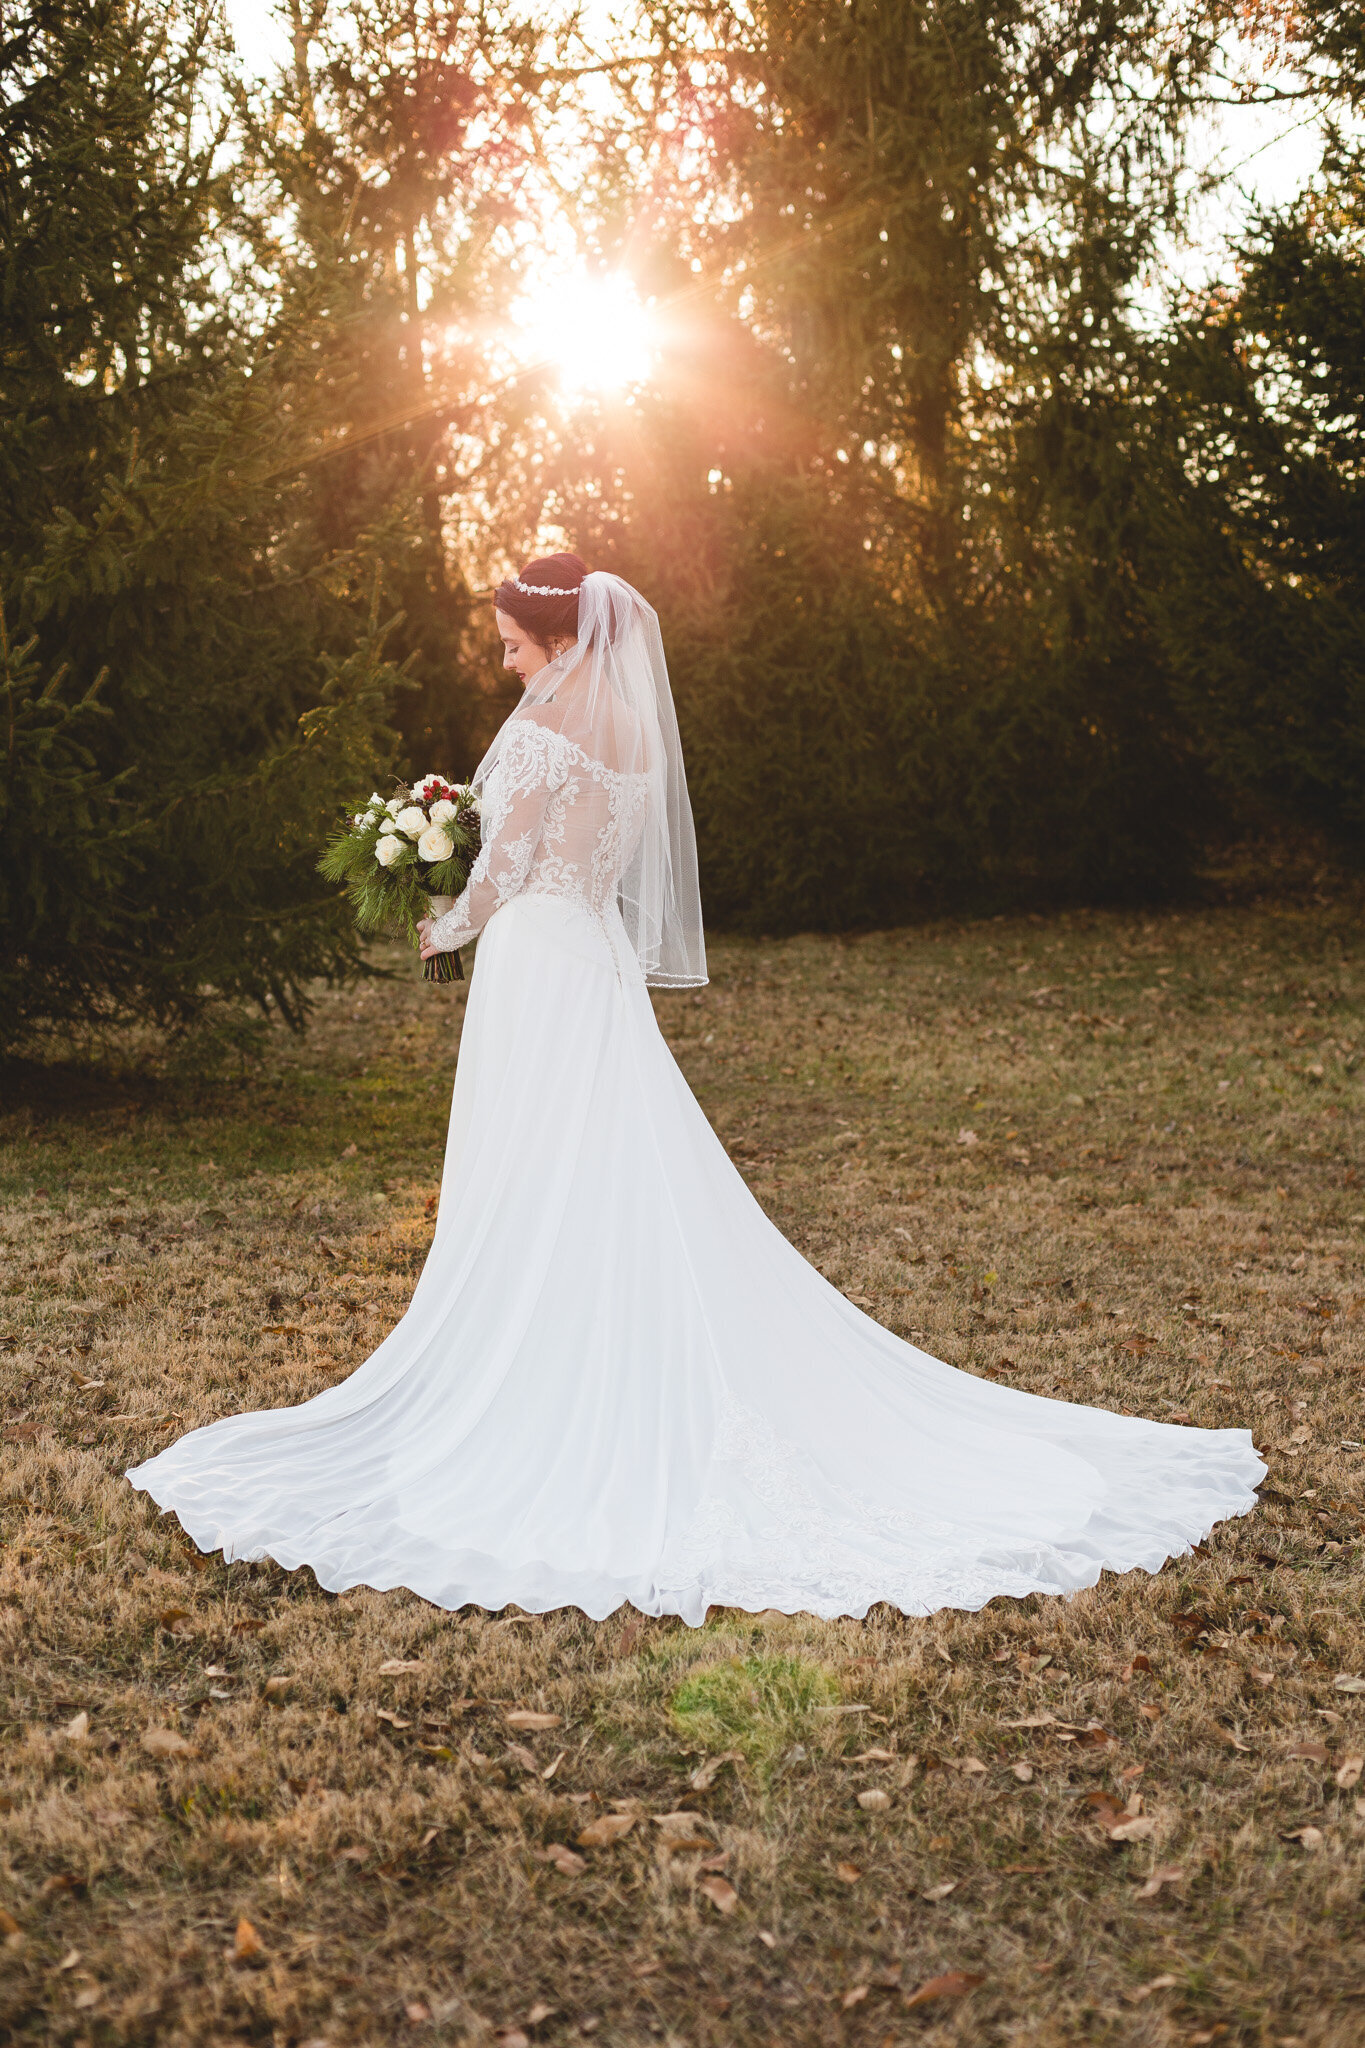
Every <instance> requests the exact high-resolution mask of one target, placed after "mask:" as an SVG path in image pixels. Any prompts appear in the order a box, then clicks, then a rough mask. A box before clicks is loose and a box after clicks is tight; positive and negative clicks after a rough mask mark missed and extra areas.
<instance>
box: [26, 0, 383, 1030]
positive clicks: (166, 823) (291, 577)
mask: <svg viewBox="0 0 1365 2048" xmlns="http://www.w3.org/2000/svg"><path fill="white" fill-rule="evenodd" d="M212 19H213V17H212V15H211V14H207V13H201V12H200V11H198V10H193V9H186V10H185V11H184V12H183V13H182V12H181V11H180V10H179V9H178V8H176V7H168V8H164V9H162V10H160V13H159V15H158V16H155V17H154V16H152V15H150V14H148V13H147V12H146V11H145V10H141V9H138V8H135V7H133V6H131V5H126V4H123V0H98V4H96V5H94V6H87V5H82V6H75V5H62V4H58V5H50V4H43V5H38V4H36V0H35V4H34V5H32V6H30V7H29V8H27V9H26V10H25V11H23V13H22V14H21V15H20V16H19V18H18V19H17V20H16V21H15V23H14V32H13V41H12V43H11V46H10V53H9V54H10V59H11V66H10V79H11V86H12V89H11V91H10V93H9V95H8V96H7V98H6V100H5V102H4V105H3V107H2V108H0V145H2V146H0V212H2V214H3V222H4V229H5V235H4V241H5V289H6V294H7V306H8V310H9V316H10V318H11V320H12V327H13V332H14V334H15V336H16V337H17V343H16V346H14V347H12V348H10V349H7V351H6V354H5V358H4V362H3V365H0V564H2V566H0V603H3V607H4V613H5V619H6V641H5V664H6V669H5V689H6V693H7V702H8V708H9V714H10V715H9V719H8V724H7V755H6V763H5V767H6V773H5V780H4V786H3V791H2V792H0V797H2V800H3V811H2V812H0V835H2V836H3V845H4V849H5V854H6V859H5V880H4V883H3V885H0V916H3V928H2V931H3V937H2V941H0V959H2V960H3V966H0V1018H2V1019H3V1022H2V1023H0V1035H2V1036H4V1037H6V1038H13V1037H17V1036H21V1035H23V1034H24V1033H25V1032H31V1031H33V1030H36V1029H40V1028H48V1027H52V1026H60V1025H63V1024H69V1023H73V1022H77V1021H80V1020H85V1019H88V1018H92V1017H93V1018H100V1017H112V1016H119V1015H129V1014H136V1015H140V1016H145V1017H149V1018H151V1019H153V1020H155V1021H157V1022H159V1023H162V1024H166V1025H173V1026H180V1027H183V1026H185V1025H187V1024H189V1023H190V1022H192V1021H193V1020H194V1019H196V1018H197V1017H199V1016H200V1015H201V1014H202V1013H203V1012H204V1011H205V1010H206V1008H211V1007H213V1006H215V1005H222V1004H225V1003H226V1004H231V1003H234V1002H243V1001H245V1002H248V1003H250V1004H253V1005H255V1006H257V1007H259V1008H264V1009H270V1010H274V1011H276V1012H278V1013H279V1014H280V1015H282V1016H283V1017H285V1018H286V1019H287V1020H288V1021H289V1022H291V1023H295V1024H297V1023H299V1022H300V1021H301V1020H302V1018H303V1015H304V1013H305V1008H306V996H305V989H306V985H307V983H308V982H309V981H310V980H311V979H313V978H314V977H316V976H319V975H321V976H337V975H344V974H347V973H350V972H353V971H354V970H355V968H356V966H357V963H358V950H357V939H356V935H355V933H354V930H353V928H352V926H351V924H350V921H349V920H348V918H347V917H346V914H345V906H344V904H343V903H342V902H341V901H340V900H339V899H338V897H337V896H336V894H335V892H334V891H332V890H329V889H328V888H327V887H326V886H325V885H324V883H323V881H322V880H321V878H320V877H319V876H318V875H317V873H316V855H317V846H318V844H319V841H320V838H321V835H322V832H323V830H324V828H325V825H326V823H327V822H328V821H329V820H330V819H331V817H332V816H334V814H335V805H336V801H337V794H338V791H339V790H343V789H345V788H346V787H347V786H348V785H349V786H352V787H354V786H355V784H356V783H357V782H358V781H359V780H360V779H361V778H362V777H363V778H364V781H365V784H366V786H367V787H368V786H369V784H370V783H371V782H372V780H373V778H374V776H375V774H376V772H381V771H383V770H384V769H386V768H387V767H388V766H389V764H390V762H391V761H392V759H393V755H394V752H395V748H396V735H395V734H394V733H393V731H392V727H391V707H392V704H393V701H394V698H395V695H396V694H397V691H398V688H399V685H400V683H401V681H402V677H401V675H400V672H399V667H398V666H396V665H395V663H394V662H393V661H392V660H391V659H390V658H389V655H388V653H387V651H386V641H387V640H389V639H391V638H392V636H393V634H394V633H395V632H396V631H397V630H398V629H399V627H400V626H401V616H400V615H399V614H397V613H396V612H394V611H392V610H390V611H389V613H388V616H387V617H386V616H385V615H384V603H383V598H382V594H381V593H382V565H383V563H384V561H385V560H386V559H391V558H393V557H394V556H397V555H401V554H402V551H403V549H404V547H405V546H406V541H405V538H404V536H405V533H406V531H407V529H408V525H409V523H410V520H409V509H408V506H407V505H406V503H405V502H404V501H403V500H402V499H401V498H400V497H396V496H395V495H394V494H393V493H392V492H390V493H389V494H388V496H387V497H385V496H384V495H383V494H381V493H375V494H372V496H371V499H370V500H369V502H368V503H367V505H366V507H365V508H364V509H365V517H366V521H367V522H368V523H361V522H360V521H359V520H358V519H357V520H353V522H352V524H351V525H350V527H349V528H344V529H343V528H341V527H340V526H339V525H338V523H337V522H336V520H335V519H332V518H328V517H327V516H325V514H326V512H327V507H326V504H325V502H323V501H322V500H320V498H319V495H318V493H317V491H316V490H315V488H314V486H313V481H312V479H313V476H314V474H315V470H316V465H315V464H314V463H313V461H312V456H313V455H314V453H315V451H316V449H317V447H318V444H319V441H320V440H321V439H322V438H323V436H324V435H325V433H326V432H327V431H328V429H329V428H330V427H332V425H333V422H334V419H335V397H336V394H335V392H333V391H330V390H328V389H327V388H326V387H322V386H319V384H318V381H317V375H316V370H317V365H316V349H317V339H318V335H319V333H320V332H322V333H325V332H326V331H327V330H328V325H329V323H330V322H331V321H332V320H333V319H335V318H336V316H337V315H338V314H339V313H340V312H342V311H344V308H345V304H346V297H347V293H348V292H352V291H353V290H354V288H355V287H354V280H352V279H350V277H349V275H348V274H347V273H346V272H345V271H344V269H338V267H336V266H333V268H332V269H331V270H327V269H326V268H325V267H324V268H322V269H321V270H320V269H319V267H318V266H317V265H316V264H313V263H299V264H298V265H296V266H294V267H289V266H287V265H286V266H284V267H283V268H282V269H281V270H280V271H279V272H278V273H277V275H276V277H275V279H274V284H273V304H271V305H269V306H263V305H262V304H261V302H260V301H259V299H258V298H257V296H256V295H255V292H254V286H253V281H252V275H251V264H250V257H249V251H250V248H251V235H252V232H253V224H252V223H251V222H250V221H249V220H248V219H247V218H246V217H245V216H244V215H243V214H242V212H241V210H240V207H239V205H238V202H237V200H236V198H235V196H234V188H233V185H232V183H231V181H230V179H229V178H228V177H227V175H226V174H225V173H224V172H223V171H222V170H220V167H219V150H220V145H221V143H222V139H223V133H222V122H221V121H220V122H219V125H218V126H216V127H215V126H213V125H211V113H212V110H213V109H214V108H215V107H218V108H221V106H222V85H221V76H222V71H221V67H222V64H223V62H224V53H223V51H222V50H221V49H220V48H219V47H218V45H217V44H216V42H215V40H214V32H213V28H212ZM215 81H217V82H215ZM225 120H226V116H223V117H222V121H225ZM76 190H79V191H80V193H81V195H82V201H81V204H80V205H79V206H73V205H72V204H71V203H70V195H71V193H72V192H73V191H76ZM234 252H236V254H238V255H240V257H241V264H240V265H239V267H238V269H237V270H235V271H234V270H232V269H231V268H230V267H227V266H229V265H230V263H231V261H232V259H233V256H234Z"/></svg>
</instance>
